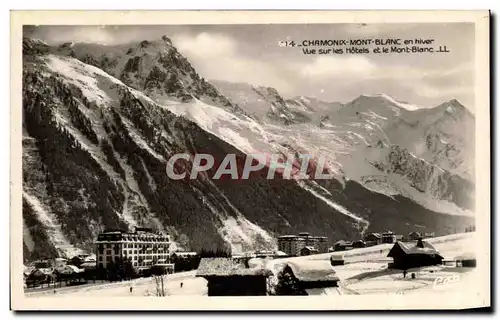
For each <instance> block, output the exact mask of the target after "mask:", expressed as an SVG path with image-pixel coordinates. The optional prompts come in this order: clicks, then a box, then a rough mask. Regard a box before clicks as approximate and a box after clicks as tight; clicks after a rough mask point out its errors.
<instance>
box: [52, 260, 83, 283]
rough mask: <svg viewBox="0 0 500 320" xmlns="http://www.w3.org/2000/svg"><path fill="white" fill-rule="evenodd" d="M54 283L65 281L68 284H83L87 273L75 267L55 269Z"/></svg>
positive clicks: (66, 266)
mask: <svg viewBox="0 0 500 320" xmlns="http://www.w3.org/2000/svg"><path fill="white" fill-rule="evenodd" d="M52 274H53V276H54V282H62V281H65V282H66V284H68V283H75V282H83V281H84V280H85V273H84V270H83V269H80V268H78V267H76V266H74V265H69V264H68V265H64V266H59V267H56V268H54V271H53V273H52Z"/></svg>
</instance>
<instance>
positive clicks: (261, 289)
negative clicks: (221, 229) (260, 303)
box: [196, 258, 271, 296]
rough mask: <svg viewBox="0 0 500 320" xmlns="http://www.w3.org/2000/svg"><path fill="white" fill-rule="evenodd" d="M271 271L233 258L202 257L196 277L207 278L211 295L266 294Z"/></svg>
mask: <svg viewBox="0 0 500 320" xmlns="http://www.w3.org/2000/svg"><path fill="white" fill-rule="evenodd" d="M270 274H271V272H270V271H269V270H265V269H263V268H260V267H257V268H247V267H246V266H245V264H243V263H241V262H239V261H235V260H233V259H232V258H202V259H201V261H200V265H199V267H198V271H197V272H196V277H203V278H205V279H206V280H207V282H208V284H207V286H208V295H209V296H265V295H267V278H268V277H269V275H270Z"/></svg>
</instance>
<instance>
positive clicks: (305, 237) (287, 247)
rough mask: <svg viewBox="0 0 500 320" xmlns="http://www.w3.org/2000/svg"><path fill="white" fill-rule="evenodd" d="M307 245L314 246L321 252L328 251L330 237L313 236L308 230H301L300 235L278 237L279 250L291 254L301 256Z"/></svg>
mask: <svg viewBox="0 0 500 320" xmlns="http://www.w3.org/2000/svg"><path fill="white" fill-rule="evenodd" d="M305 247H311V248H314V249H316V250H318V252H319V253H325V252H328V238H327V237H315V236H311V235H310V234H309V233H307V232H301V233H299V235H298V236H296V235H286V236H281V237H279V238H278V250H279V251H283V252H285V253H286V254H288V255H290V256H300V254H301V253H300V252H301V250H302V249H303V248H305Z"/></svg>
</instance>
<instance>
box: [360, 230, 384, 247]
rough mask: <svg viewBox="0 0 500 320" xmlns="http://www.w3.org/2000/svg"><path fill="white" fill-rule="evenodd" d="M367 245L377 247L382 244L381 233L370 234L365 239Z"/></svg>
mask: <svg viewBox="0 0 500 320" xmlns="http://www.w3.org/2000/svg"><path fill="white" fill-rule="evenodd" d="M364 240H365V242H366V244H367V245H377V244H381V243H382V235H381V234H380V233H369V234H367V235H366V236H365V237H364Z"/></svg>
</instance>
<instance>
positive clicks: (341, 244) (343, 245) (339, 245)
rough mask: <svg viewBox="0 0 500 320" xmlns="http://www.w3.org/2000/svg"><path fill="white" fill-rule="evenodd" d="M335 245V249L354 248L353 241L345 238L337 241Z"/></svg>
mask: <svg viewBox="0 0 500 320" xmlns="http://www.w3.org/2000/svg"><path fill="white" fill-rule="evenodd" d="M333 247H334V248H335V251H345V250H351V249H352V242H350V241H345V240H339V241H337V242H335V244H334V246H333Z"/></svg>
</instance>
